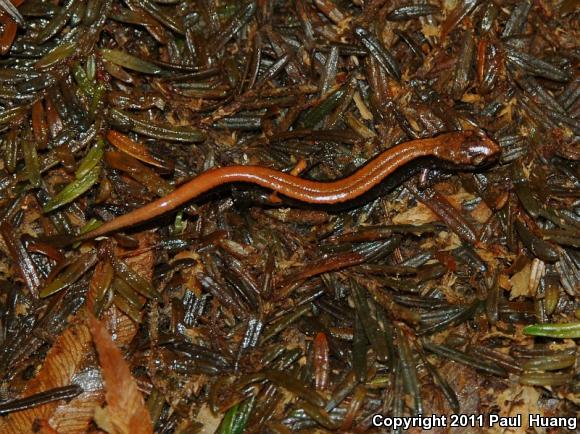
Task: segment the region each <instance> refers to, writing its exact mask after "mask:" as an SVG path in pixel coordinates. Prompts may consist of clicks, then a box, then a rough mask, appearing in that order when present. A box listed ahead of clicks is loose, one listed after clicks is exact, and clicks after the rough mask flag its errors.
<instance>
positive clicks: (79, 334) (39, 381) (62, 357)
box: [0, 313, 91, 434]
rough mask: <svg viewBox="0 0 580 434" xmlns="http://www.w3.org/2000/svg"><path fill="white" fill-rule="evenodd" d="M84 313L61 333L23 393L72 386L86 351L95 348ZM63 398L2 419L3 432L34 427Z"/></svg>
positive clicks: (52, 410) (28, 430)
mask: <svg viewBox="0 0 580 434" xmlns="http://www.w3.org/2000/svg"><path fill="white" fill-rule="evenodd" d="M80 317H82V313H81V314H78V315H77V316H76V317H75V319H73V321H72V324H71V325H70V326H69V327H68V328H67V329H66V330H65V331H64V332H63V333H62V334H61V335H60V336H59V337H58V339H57V340H56V342H55V343H54V345H53V346H52V348H51V349H50V351H49V352H48V354H47V356H46V359H45V361H44V363H43V365H42V368H41V369H40V371H39V372H38V374H37V375H36V377H34V378H33V379H32V380H30V381H29V382H28V384H27V385H26V387H25V389H24V393H22V395H21V397H23V398H24V397H26V396H30V395H34V394H35V393H39V392H43V391H46V390H49V389H53V388H55V387H63V386H68V385H69V384H70V383H71V380H72V378H73V376H74V374H75V373H76V372H77V370H78V369H79V367H80V365H81V363H82V361H83V360H84V358H85V355H86V353H88V352H89V351H90V349H91V345H90V343H91V337H90V334H89V330H88V328H87V326H86V325H85V324H84V323H81V322H80V319H79V318H80ZM58 405H59V401H56V402H51V403H48V404H44V405H41V406H38V407H34V408H31V409H29V410H25V411H19V412H16V413H12V414H10V415H8V416H6V417H5V418H3V419H1V420H0V432H1V433H3V434H11V433H14V434H21V433H26V432H31V431H32V426H33V423H34V422H35V421H37V420H48V419H49V418H50V417H51V416H52V414H53V413H54V411H55V409H56V408H57V407H58Z"/></svg>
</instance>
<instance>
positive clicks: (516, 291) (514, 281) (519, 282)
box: [510, 263, 534, 300]
mask: <svg viewBox="0 0 580 434" xmlns="http://www.w3.org/2000/svg"><path fill="white" fill-rule="evenodd" d="M531 271H532V266H531V264H530V263H527V264H526V265H525V266H524V268H522V269H521V270H520V271H518V272H517V273H516V274H514V275H513V276H512V277H511V279H510V283H511V286H512V288H511V290H510V300H513V299H514V298H516V297H519V296H521V295H523V296H526V297H527V296H533V295H534V294H530V286H529V282H530V274H531Z"/></svg>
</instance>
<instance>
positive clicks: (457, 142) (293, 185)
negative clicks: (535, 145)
mask: <svg viewBox="0 0 580 434" xmlns="http://www.w3.org/2000/svg"><path fill="white" fill-rule="evenodd" d="M499 152H500V148H499V146H498V145H497V144H496V143H495V142H494V141H493V140H491V139H489V138H487V137H485V136H483V135H482V134H478V133H476V132H474V131H461V132H452V133H446V134H441V135H439V136H436V137H433V138H426V139H417V140H411V141H408V142H405V143H401V144H399V145H397V146H394V147H392V148H390V149H388V150H386V151H384V152H382V153H381V154H379V155H378V156H377V157H375V158H374V159H372V160H370V161H369V162H368V163H367V164H366V165H364V166H363V167H361V168H359V169H358V170H357V171H356V172H354V173H353V174H352V175H350V176H347V177H346V178H343V179H339V180H336V181H332V182H317V181H310V180H307V179H303V178H299V177H297V176H293V175H290V174H287V173H284V172H279V171H277V170H274V169H269V168H267V167H261V166H228V167H220V168H216V169H211V170H208V171H207V172H204V173H202V174H200V175H199V176H196V177H195V178H193V179H192V180H190V181H188V182H186V183H185V184H183V185H181V186H179V187H178V188H177V189H175V190H174V191H173V192H171V193H170V194H168V195H167V196H164V197H162V198H160V199H157V200H155V201H153V202H151V203H149V204H147V205H145V206H143V207H141V208H138V209H136V210H134V211H131V212H129V213H127V214H125V215H122V216H119V217H117V218H114V219H113V220H111V221H108V222H106V223H105V224H103V225H102V226H100V227H99V228H97V229H95V230H93V231H90V232H87V233H86V234H83V235H80V236H79V237H77V238H75V240H76V241H80V240H86V239H90V238H95V237H98V236H101V235H104V234H107V233H109V232H113V231H116V230H119V229H123V228H126V227H128V226H134V225H137V224H139V223H142V222H144V221H147V220H150V219H152V218H154V217H157V216H159V215H161V214H164V213H166V212H167V211H170V210H173V209H175V208H177V207H178V206H180V205H182V204H184V203H186V202H189V201H190V200H192V199H194V198H196V197H198V196H200V195H201V194H203V193H205V192H207V191H209V190H211V189H213V188H215V187H218V186H220V185H224V184H228V183H233V182H246V183H252V184H257V185H260V186H262V187H265V188H268V189H271V190H273V191H275V192H277V193H280V194H283V195H285V196H287V197H290V198H292V199H297V200H299V201H302V202H307V203H312V204H337V203H342V202H346V201H349V200H352V199H354V198H357V197H359V196H361V195H362V194H364V193H366V192H367V191H369V190H370V189H371V188H373V187H375V186H376V185H377V184H379V183H380V182H381V181H382V180H383V179H385V178H386V177H387V176H389V174H391V173H393V172H394V171H395V170H396V169H398V168H400V167H401V166H403V165H405V164H407V163H408V162H409V161H411V160H414V159H416V158H420V157H436V158H439V159H441V160H443V161H446V162H449V163H453V164H455V165H458V166H467V167H468V168H474V167H478V166H482V165H484V164H486V163H489V162H491V161H492V160H493V159H495V158H496V157H497V156H498V154H499Z"/></svg>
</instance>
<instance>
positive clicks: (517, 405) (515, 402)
mask: <svg viewBox="0 0 580 434" xmlns="http://www.w3.org/2000/svg"><path fill="white" fill-rule="evenodd" d="M539 399H540V393H539V392H538V391H537V390H536V389H535V388H534V387H532V386H519V385H516V384H512V386H511V387H509V388H507V389H506V390H504V391H503V392H502V393H500V394H499V395H498V396H497V400H496V402H497V404H498V405H499V407H500V411H499V414H500V415H501V416H509V417H514V416H517V415H521V416H522V426H521V427H518V428H508V429H506V428H500V427H494V428H495V429H491V432H493V433H502V434H503V433H505V434H517V433H520V432H525V431H526V429H527V428H528V419H529V415H530V414H541V415H544V412H543V411H542V409H541V408H540V407H539V406H538V400H539Z"/></svg>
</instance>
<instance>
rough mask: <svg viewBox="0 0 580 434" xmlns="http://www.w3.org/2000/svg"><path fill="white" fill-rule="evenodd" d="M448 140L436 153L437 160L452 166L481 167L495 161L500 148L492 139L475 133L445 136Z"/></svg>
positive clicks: (458, 133)
mask: <svg viewBox="0 0 580 434" xmlns="http://www.w3.org/2000/svg"><path fill="white" fill-rule="evenodd" d="M445 136H447V138H448V140H445V141H444V143H442V146H441V149H440V150H439V151H438V152H436V155H437V156H438V157H439V158H442V159H444V160H447V161H449V162H451V163H453V164H456V165H460V166H468V167H481V166H485V165H487V164H489V163H492V162H493V161H495V160H496V159H497V158H498V156H499V154H500V153H501V148H500V147H499V145H498V144H497V143H495V142H494V141H493V140H492V139H490V138H489V137H487V136H485V135H484V134H482V133H479V132H476V131H462V132H456V133H449V134H445Z"/></svg>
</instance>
